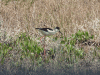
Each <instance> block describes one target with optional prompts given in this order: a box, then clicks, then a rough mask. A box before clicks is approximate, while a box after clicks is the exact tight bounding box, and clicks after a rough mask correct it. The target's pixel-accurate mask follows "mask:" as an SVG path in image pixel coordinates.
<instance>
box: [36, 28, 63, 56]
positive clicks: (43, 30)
mask: <svg viewBox="0 0 100 75" xmlns="http://www.w3.org/2000/svg"><path fill="white" fill-rule="evenodd" d="M35 29H38V30H39V31H40V32H41V33H42V34H43V35H44V36H43V37H44V55H46V54H45V36H51V35H54V34H55V33H56V32H60V28H59V27H56V28H54V29H51V28H35ZM60 33H61V32H60ZM61 34H62V33H61ZM43 37H41V38H40V40H41V39H42V38H43Z"/></svg>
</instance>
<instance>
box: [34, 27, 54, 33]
mask: <svg viewBox="0 0 100 75" xmlns="http://www.w3.org/2000/svg"><path fill="white" fill-rule="evenodd" d="M35 29H39V30H43V31H46V32H48V29H49V30H52V29H51V28H35ZM52 31H53V30H52Z"/></svg>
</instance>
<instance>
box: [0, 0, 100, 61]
mask: <svg viewBox="0 0 100 75" xmlns="http://www.w3.org/2000/svg"><path fill="white" fill-rule="evenodd" d="M56 26H59V27H60V28H61V32H62V33H63V34H64V35H63V36H66V37H67V36H68V37H69V36H70V35H71V34H73V33H76V32H77V31H78V30H83V31H88V32H89V34H92V35H94V41H96V42H100V41H99V40H100V0H17V1H13V0H10V1H8V2H7V0H0V28H1V30H0V35H5V34H6V35H7V37H8V36H12V37H15V35H18V34H19V33H20V32H27V33H28V34H30V35H31V36H32V37H36V35H38V34H37V31H36V30H35V28H36V27H50V28H54V27H56ZM5 32H6V33H5ZM57 35H58V34H57ZM0 41H4V37H2V38H1V40H0ZM87 49H88V50H90V47H88V48H87V47H86V48H84V50H85V51H87ZM55 62H56V61H55Z"/></svg>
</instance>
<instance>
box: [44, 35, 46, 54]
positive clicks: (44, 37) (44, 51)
mask: <svg viewBox="0 0 100 75" xmlns="http://www.w3.org/2000/svg"><path fill="white" fill-rule="evenodd" d="M44 55H46V51H45V36H44Z"/></svg>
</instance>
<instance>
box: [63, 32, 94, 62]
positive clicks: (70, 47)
mask: <svg viewBox="0 0 100 75" xmlns="http://www.w3.org/2000/svg"><path fill="white" fill-rule="evenodd" d="M89 39H93V36H90V35H89V34H88V32H87V31H86V32H83V31H81V30H79V31H78V32H77V33H75V34H72V36H71V37H69V38H68V37H64V39H63V40H61V44H64V46H65V48H64V51H63V53H64V58H65V57H66V58H65V59H66V61H67V62H69V63H74V62H77V61H78V60H80V59H84V56H85V52H84V50H83V49H82V48H81V47H77V46H76V44H79V43H82V42H84V41H87V40H89Z"/></svg>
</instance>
